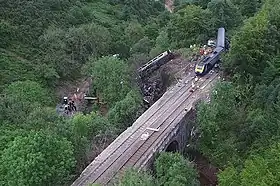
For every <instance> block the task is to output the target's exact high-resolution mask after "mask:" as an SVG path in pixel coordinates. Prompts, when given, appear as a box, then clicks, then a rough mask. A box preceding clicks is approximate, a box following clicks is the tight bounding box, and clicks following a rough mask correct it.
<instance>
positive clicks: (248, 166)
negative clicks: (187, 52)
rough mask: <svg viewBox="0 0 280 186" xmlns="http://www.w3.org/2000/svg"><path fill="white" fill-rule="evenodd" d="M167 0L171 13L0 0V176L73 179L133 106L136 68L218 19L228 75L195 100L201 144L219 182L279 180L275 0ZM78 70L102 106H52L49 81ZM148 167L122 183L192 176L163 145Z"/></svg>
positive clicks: (133, 3) (199, 35)
mask: <svg viewBox="0 0 280 186" xmlns="http://www.w3.org/2000/svg"><path fill="white" fill-rule="evenodd" d="M175 5H176V7H175V11H174V13H172V14H171V13H169V12H167V11H166V10H165V9H164V5H163V1H154V0H142V1H137V0H125V1H120V0H96V1H93V0H87V1H84V0H52V1H49V0H40V1H35V0H31V1H30V0H28V1H27V0H21V1H20V0H14V1H1V2H0V66H1V69H0V70H1V73H0V94H1V97H0V112H1V114H0V134H1V135H0V139H1V140H0V143H1V145H0V185H65V184H67V183H69V182H71V181H72V180H73V179H74V178H75V176H77V175H78V174H79V173H80V172H81V171H82V169H83V168H84V167H85V166H86V165H87V164H88V163H89V162H90V161H91V159H92V158H93V157H94V156H96V155H97V154H98V153H99V152H100V150H101V149H102V147H104V144H103V143H102V142H103V141H107V140H108V139H109V141H110V140H112V139H114V137H115V136H116V135H118V134H119V132H121V131H123V130H124V129H126V127H128V126H129V125H131V123H132V122H133V121H134V120H135V119H136V118H137V116H138V115H139V114H140V113H141V102H142V101H141V96H140V95H139V91H138V89H137V88H136V86H135V82H134V79H135V78H134V69H135V68H136V67H137V66H139V65H141V64H143V63H144V62H146V60H147V59H149V58H150V57H153V56H155V55H157V54H158V53H160V52H162V51H164V50H166V49H170V48H172V49H179V48H188V47H189V45H191V44H194V43H196V44H201V43H205V42H206V40H207V39H209V37H213V36H215V35H216V30H217V28H218V27H220V26H223V27H225V28H226V30H227V32H228V33H229V34H230V39H231V50H230V52H229V53H228V54H227V55H226V56H223V58H224V59H223V62H224V63H223V68H224V72H225V73H226V75H227V79H228V81H227V82H222V83H220V84H218V85H217V87H216V91H214V93H213V95H212V99H211V103H210V104H206V103H203V104H201V105H199V108H198V118H197V120H198V126H199V129H200V131H201V132H202V137H201V138H200V140H199V144H198V149H199V150H200V151H201V152H202V153H203V154H204V155H205V156H207V157H208V158H209V159H210V160H211V162H212V163H213V164H214V165H216V166H218V167H219V168H220V169H221V170H222V171H221V172H220V173H219V184H220V185H278V184H279V174H277V173H278V172H279V164H278V163H279V160H278V159H277V153H278V154H279V152H280V149H279V142H280V141H279V131H280V129H279V119H280V118H279V111H280V108H279V105H280V101H279V100H280V97H279V90H280V89H279V83H280V79H279V74H280V63H279V60H280V56H279V50H278V48H279V43H280V35H279V33H280V32H279V26H280V25H279V23H280V17H279V15H280V14H279V13H280V5H279V3H278V1H277V0H263V1H260V0H193V1H181V0H177V1H175ZM114 54H119V57H114V56H113V55H114ZM83 76H93V77H94V82H93V86H94V89H96V90H97V94H98V95H99V96H100V97H101V98H102V100H103V101H104V102H106V104H107V106H108V113H107V115H105V116H101V115H100V114H99V112H98V111H94V112H91V113H89V114H77V115H76V116H74V117H73V118H64V117H61V116H58V115H57V113H56V111H55V108H54V107H55V104H56V102H58V98H57V97H56V96H55V92H54V90H55V88H56V87H57V86H58V85H59V83H60V82H64V81H72V80H76V79H78V78H80V77H83ZM135 113H136V114H135ZM107 143H108V142H107ZM229 154H230V156H229ZM155 169H156V171H155V172H156V173H155V176H151V175H149V174H148V173H144V175H142V174H139V173H137V172H135V171H130V172H128V173H127V175H126V176H125V178H124V179H123V180H121V181H120V185H187V184H189V185H197V184H198V182H197V173H196V172H195V171H194V169H193V165H192V164H191V163H190V162H189V161H187V160H185V159H184V158H183V157H181V156H179V155H178V154H166V153H164V154H162V155H160V156H159V158H158V159H157V161H156V164H155ZM31 170H32V171H31Z"/></svg>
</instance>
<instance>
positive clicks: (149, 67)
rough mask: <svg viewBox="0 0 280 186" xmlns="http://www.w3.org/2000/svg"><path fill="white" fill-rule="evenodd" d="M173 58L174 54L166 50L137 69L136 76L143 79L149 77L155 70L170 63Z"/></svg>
mask: <svg viewBox="0 0 280 186" xmlns="http://www.w3.org/2000/svg"><path fill="white" fill-rule="evenodd" d="M173 58H174V54H173V53H172V52H171V51H170V50H167V51H165V52H163V53H161V54H159V55H158V56H156V57H155V58H153V59H152V60H150V61H149V62H148V63H146V64H144V65H143V66H141V67H140V68H138V74H139V76H140V78H145V77H147V76H149V75H150V74H151V73H152V72H154V71H155V70H157V69H158V68H159V67H161V66H162V65H164V64H165V63H167V62H168V61H170V60H171V59H173Z"/></svg>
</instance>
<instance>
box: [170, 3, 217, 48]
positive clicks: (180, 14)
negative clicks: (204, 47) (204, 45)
mask: <svg viewBox="0 0 280 186" xmlns="http://www.w3.org/2000/svg"><path fill="white" fill-rule="evenodd" d="M210 18H211V13H210V11H209V10H203V9H202V8H201V7H199V6H195V5H188V6H186V7H185V8H183V9H180V10H179V11H177V12H176V13H175V14H173V16H172V17H171V21H170V23H169V25H168V34H169V36H170V41H173V42H174V44H173V45H174V46H176V47H186V46H187V47H188V46H190V45H192V44H194V43H201V42H205V41H206V40H207V39H208V38H209V36H211V35H213V34H214V31H216V28H215V29H214V28H213V26H212V25H211V21H210Z"/></svg>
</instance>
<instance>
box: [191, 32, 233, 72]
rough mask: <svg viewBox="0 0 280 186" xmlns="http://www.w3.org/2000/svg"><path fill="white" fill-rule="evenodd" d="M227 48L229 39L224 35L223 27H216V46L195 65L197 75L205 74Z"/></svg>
mask: <svg viewBox="0 0 280 186" xmlns="http://www.w3.org/2000/svg"><path fill="white" fill-rule="evenodd" d="M228 49H229V40H228V39H227V38H226V37H225V29H224V28H219V29H218V37H217V44H216V48H215V49H214V50H213V52H212V53H211V54H209V55H207V56H205V57H203V58H202V60H201V61H199V62H198V63H197V64H196V66H195V73H196V74H197V75H205V74H207V73H208V72H209V71H210V70H211V69H212V68H213V67H214V66H215V64H217V63H218V62H219V61H220V54H221V53H222V52H223V51H227V50H228Z"/></svg>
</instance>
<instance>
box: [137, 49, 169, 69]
mask: <svg viewBox="0 0 280 186" xmlns="http://www.w3.org/2000/svg"><path fill="white" fill-rule="evenodd" d="M169 53H171V51H170V50H167V51H165V52H163V53H161V54H159V55H158V56H156V57H154V58H153V59H151V60H150V61H149V62H148V63H146V64H144V65H142V66H141V67H140V68H139V69H138V71H141V70H143V69H145V68H146V67H147V66H149V65H150V64H152V63H153V62H154V61H156V60H158V59H160V58H162V57H163V56H166V55H167V54H169Z"/></svg>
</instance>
